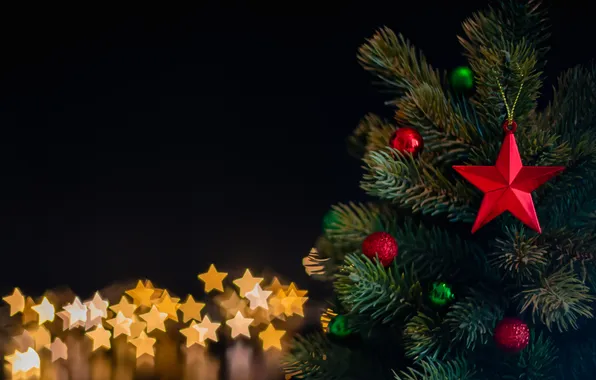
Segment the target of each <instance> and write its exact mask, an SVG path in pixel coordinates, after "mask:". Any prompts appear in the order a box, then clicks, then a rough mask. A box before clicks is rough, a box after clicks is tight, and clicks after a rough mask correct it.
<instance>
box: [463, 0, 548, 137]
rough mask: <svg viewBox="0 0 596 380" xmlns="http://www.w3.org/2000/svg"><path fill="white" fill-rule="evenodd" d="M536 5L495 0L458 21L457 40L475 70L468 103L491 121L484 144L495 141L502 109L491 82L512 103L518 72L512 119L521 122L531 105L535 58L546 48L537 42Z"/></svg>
mask: <svg viewBox="0 0 596 380" xmlns="http://www.w3.org/2000/svg"><path fill="white" fill-rule="evenodd" d="M539 5H540V1H536V0H530V1H525V2H519V1H514V0H510V1H501V2H499V4H498V5H497V7H495V8H491V9H489V10H487V11H484V12H478V13H475V14H474V15H473V16H472V17H471V18H468V19H467V20H466V21H464V23H463V29H464V36H460V37H459V41H460V43H461V45H462V47H463V48H464V51H465V55H466V57H467V58H468V63H469V65H470V67H471V68H472V71H474V74H475V75H476V77H475V79H476V93H475V95H474V96H473V99H472V103H473V104H474V106H475V108H476V110H477V112H478V113H479V117H480V119H481V121H482V122H483V123H485V124H487V125H490V126H494V129H493V130H492V131H493V133H492V136H486V137H487V140H488V141H489V143H491V142H492V143H495V144H496V143H497V141H498V140H500V136H501V129H500V127H501V123H502V121H503V119H504V117H503V116H504V113H505V106H504V103H503V100H502V99H501V95H500V93H499V89H498V84H497V81H500V82H501V84H502V85H503V87H504V89H505V93H506V96H507V99H511V100H510V101H511V102H512V101H513V98H514V97H515V94H516V93H517V91H518V89H519V85H520V84H521V83H522V76H523V83H524V90H523V91H522V93H521V95H520V97H519V101H518V104H517V107H516V112H515V113H516V115H517V116H516V120H517V121H518V123H520V122H521V124H524V123H525V120H526V119H527V117H528V114H529V113H530V112H531V111H532V110H533V109H534V108H535V106H536V99H537V98H538V96H539V90H540V87H541V84H542V83H541V81H540V72H539V70H540V69H541V67H540V66H538V63H539V62H540V63H541V62H542V61H541V58H542V57H543V56H544V53H545V52H546V49H544V48H543V46H542V45H543V43H544V41H545V39H546V37H547V36H548V34H547V33H546V28H547V24H546V19H545V14H544V11H542V10H541V8H540V7H539ZM500 71H501V72H500Z"/></svg>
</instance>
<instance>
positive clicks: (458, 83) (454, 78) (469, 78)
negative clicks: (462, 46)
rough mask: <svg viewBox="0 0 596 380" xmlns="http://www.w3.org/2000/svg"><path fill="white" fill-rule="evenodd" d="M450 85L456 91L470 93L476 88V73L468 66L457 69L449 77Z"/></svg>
mask: <svg viewBox="0 0 596 380" xmlns="http://www.w3.org/2000/svg"><path fill="white" fill-rule="evenodd" d="M449 83H450V84H451V87H452V88H453V89H454V90H455V91H458V92H465V91H469V90H471V89H472V88H473V87H474V73H473V72H472V70H471V69H470V68H469V67H467V66H460V67H456V68H455V69H454V70H453V71H452V72H451V74H450V75H449Z"/></svg>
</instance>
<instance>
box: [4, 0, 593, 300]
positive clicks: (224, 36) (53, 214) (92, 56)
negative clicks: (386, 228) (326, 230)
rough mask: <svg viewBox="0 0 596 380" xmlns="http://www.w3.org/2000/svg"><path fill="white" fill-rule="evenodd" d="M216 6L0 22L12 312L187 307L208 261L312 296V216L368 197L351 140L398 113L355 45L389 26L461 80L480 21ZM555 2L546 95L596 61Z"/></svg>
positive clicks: (436, 4) (357, 9) (7, 282)
mask: <svg viewBox="0 0 596 380" xmlns="http://www.w3.org/2000/svg"><path fill="white" fill-rule="evenodd" d="M218 3H219V5H216V4H215V2H213V3H209V2H202V5H200V6H199V5H196V6H192V7H174V6H171V5H165V4H167V3H163V4H161V5H160V7H152V6H150V5H147V3H145V4H144V5H143V6H140V5H139V6H138V7H137V8H133V7H128V8H126V9H125V8H121V7H114V6H107V5H103V4H102V5H97V7H96V8H94V9H91V8H89V6H88V5H86V6H85V7H84V8H83V7H80V8H77V7H73V6H68V7H66V6H63V7H62V8H61V7H59V6H52V7H48V6H44V7H42V8H40V7H38V6H36V7H34V8H33V7H31V8H27V9H8V8H6V9H2V11H1V12H0V15H1V16H0V32H1V35H0V39H1V42H2V43H1V49H2V59H1V61H2V62H1V70H0V131H1V133H2V134H1V138H0V144H1V145H0V168H1V170H0V178H1V185H0V189H1V190H0V255H1V258H2V260H1V263H0V266H1V268H2V270H1V272H0V290H2V291H4V293H3V294H6V293H8V291H9V290H10V288H11V287H13V286H20V287H21V288H23V290H24V291H25V292H27V293H29V294H40V293H41V292H43V290H44V289H47V288H51V287H54V286H57V285H62V284H68V285H70V286H71V287H72V288H73V289H74V290H75V292H77V293H78V294H81V295H82V296H86V295H88V294H90V293H91V292H92V291H94V290H95V289H99V288H102V287H104V286H106V285H109V284H110V283H112V282H114V281H120V280H127V279H131V278H136V277H148V278H150V279H152V280H153V281H154V282H155V283H156V284H158V285H161V286H163V287H168V288H170V289H172V290H174V292H178V293H185V292H196V291H197V289H199V288H200V283H199V282H198V280H197V279H196V275H197V273H199V272H202V271H204V270H206V269H207V267H208V265H209V264H210V263H212V262H215V263H216V265H217V266H218V268H220V269H221V270H226V271H231V272H233V273H238V272H239V271H241V270H242V269H243V268H245V267H251V268H253V269H255V270H256V272H261V271H262V270H264V269H265V268H272V269H274V270H276V271H277V272H279V273H281V274H282V275H283V276H284V277H286V278H290V279H293V280H297V281H298V282H299V284H300V285H302V286H306V284H307V277H306V275H305V273H304V271H303V268H302V266H301V258H302V257H303V256H304V255H305V254H306V253H307V252H308V251H309V249H310V248H311V246H312V244H313V241H314V240H315V238H316V237H317V235H318V234H319V232H320V225H321V217H322V216H323V215H324V213H325V212H326V211H327V209H328V207H329V205H331V204H333V203H335V202H338V201H348V200H352V199H355V200H357V199H362V198H363V194H362V192H361V191H360V190H359V189H358V181H359V179H360V174H361V173H360V169H359V165H360V164H359V163H358V162H357V161H355V160H352V159H351V158H349V156H348V155H347V152H346V149H345V148H346V147H345V138H346V137H347V136H348V135H349V133H350V132H351V131H352V130H353V128H354V127H355V126H356V125H357V123H358V121H359V119H360V118H361V117H362V116H364V115H365V114H366V113H367V112H370V111H374V112H380V113H385V114H386V115H388V116H390V115H391V114H390V110H389V109H385V108H384V107H383V105H382V102H383V100H384V99H383V98H382V97H381V96H379V95H377V93H376V92H375V90H374V88H373V87H372V86H371V85H370V77H369V76H368V74H366V73H365V72H364V71H363V70H362V69H361V68H360V67H359V66H358V64H357V61H356V51H357V48H358V46H359V45H360V44H361V43H362V42H363V41H364V39H365V38H367V37H370V36H371V35H372V33H373V32H374V30H375V29H376V28H378V27H381V26H383V25H387V26H389V27H391V28H393V29H394V30H396V31H399V32H402V33H404V34H405V35H406V36H407V37H408V38H410V39H411V40H412V42H413V43H414V44H415V45H416V46H417V47H419V48H421V49H423V51H424V52H425V54H426V56H427V57H428V58H429V61H430V62H431V63H432V64H433V65H435V66H437V67H440V68H445V69H449V68H453V67H455V66H457V65H459V64H463V63H465V61H464V60H463V58H462V56H461V54H460V53H461V49H460V47H459V44H458V43H457V40H456V33H458V32H459V31H460V28H461V27H460V23H461V21H462V20H463V19H464V18H465V17H466V16H469V15H470V14H471V12H472V11H474V10H477V9H479V8H482V7H483V6H485V4H486V2H485V1H468V2H461V1H457V2H446V1H443V0H438V1H425V2H422V1H420V2H408V3H407V4H405V5H404V2H401V1H397V0H394V1H391V2H389V1H383V2H381V1H371V0H367V1H358V2H343V3H338V4H337V5H335V6H330V4H327V5H326V6H322V5H320V4H321V3H322V2H319V5H317V6H315V5H314V4H309V3H304V2H294V3H288V2H279V3H278V4H277V5H273V4H270V3H267V4H265V3H256V2H253V3H247V2H243V4H244V5H239V4H234V3H227V4H226V3H223V2H218ZM548 4H550V5H551V7H552V11H551V18H552V23H553V28H552V32H553V38H552V39H551V44H552V50H551V52H550V54H549V65H548V69H547V72H546V75H547V82H546V83H547V87H548V88H550V87H551V86H552V84H553V79H554V77H555V76H556V73H557V72H559V71H560V70H561V69H565V68H569V67H571V66H573V65H575V64H577V63H589V62H590V60H591V58H592V57H593V56H594V51H595V48H594V44H593V42H592V41H593V40H592V36H593V35H594V34H595V33H594V31H595V29H596V25H595V24H594V23H593V22H592V21H593V20H592V16H591V15H590V12H587V11H586V9H585V8H583V7H576V6H572V5H571V3H570V2H563V1H555V2H552V1H551V2H548ZM547 93H548V91H547Z"/></svg>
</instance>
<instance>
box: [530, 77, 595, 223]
mask: <svg viewBox="0 0 596 380" xmlns="http://www.w3.org/2000/svg"><path fill="white" fill-rule="evenodd" d="M595 105H596V71H595V70H594V68H593V67H592V68H591V69H584V68H581V67H576V68H573V69H571V70H568V71H566V72H565V73H564V74H563V75H561V76H560V77H559V80H558V88H557V89H556V90H555V96H554V99H553V101H552V102H551V103H550V104H549V106H548V107H547V109H546V110H545V112H544V113H543V114H541V115H540V118H539V120H538V124H539V127H540V128H541V129H543V130H552V131H553V132H554V133H556V134H558V135H560V136H561V137H562V139H563V141H565V142H566V143H567V144H568V146H569V147H568V154H567V155H565V156H563V157H562V158H564V159H561V160H560V161H559V164H560V165H564V166H566V169H565V171H564V172H563V173H562V174H561V175H559V176H558V177H557V178H556V180H555V181H553V182H552V183H550V184H549V185H548V186H547V187H544V189H543V190H542V191H540V192H539V193H538V194H539V195H540V200H541V207H540V208H539V211H540V212H541V213H544V214H546V215H549V216H550V219H549V221H548V228H552V229H558V228H561V227H564V226H566V225H568V224H570V223H571V224H575V223H580V224H581V223H582V222H589V218H588V219H585V218H584V216H585V215H586V211H587V212H588V213H589V212H590V211H591V210H596V209H595V208H591V209H590V207H591V206H592V207H593V206H594V205H593V204H592V203H593V199H594V195H595V193H596V178H594V176H593V174H592V173H594V171H596V133H595V132H594V130H593V128H594V126H595V125H596V107H595ZM582 214H583V215H582ZM587 227H588V228H593V227H594V224H591V225H590V224H589V225H587Z"/></svg>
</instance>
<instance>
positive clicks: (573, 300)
mask: <svg viewBox="0 0 596 380" xmlns="http://www.w3.org/2000/svg"><path fill="white" fill-rule="evenodd" d="M527 288H528V289H526V290H524V291H522V292H521V293H520V294H519V295H518V296H517V297H518V298H520V299H521V301H522V305H521V307H520V309H521V312H522V313H523V312H524V311H526V310H528V309H530V308H531V309H532V318H533V319H534V320H536V318H538V319H540V321H541V322H542V323H543V324H544V325H545V326H546V327H547V328H548V329H551V328H552V327H553V326H556V327H557V329H558V330H559V331H561V332H562V331H567V330H569V329H570V328H572V329H577V328H578V325H577V321H578V319H579V318H581V317H584V318H593V314H592V306H591V304H592V302H593V301H594V300H595V298H594V296H592V295H591V294H590V293H589V291H590V289H589V288H588V286H586V285H585V284H584V283H583V282H582V281H581V280H580V279H579V278H577V274H576V273H575V272H574V271H573V270H572V269H571V267H569V266H566V267H562V268H560V269H559V270H557V271H556V272H554V273H552V274H550V275H548V276H542V277H541V278H540V284H535V285H533V286H527Z"/></svg>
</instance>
